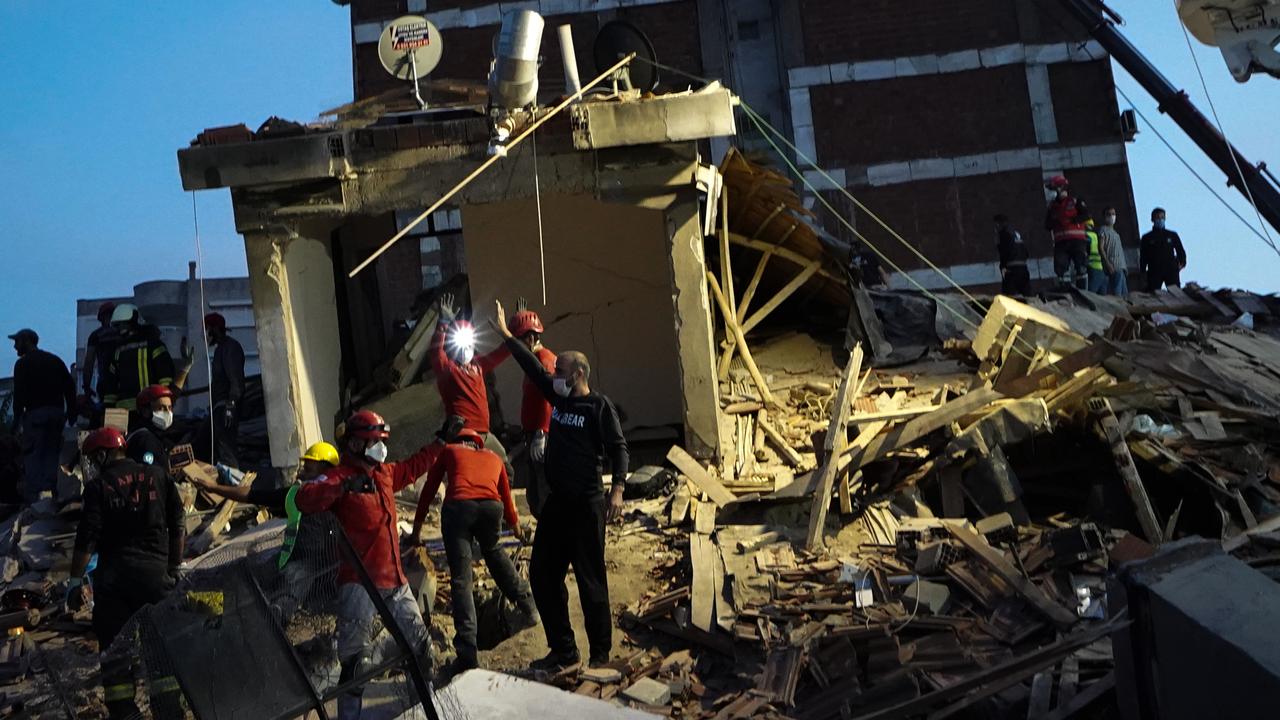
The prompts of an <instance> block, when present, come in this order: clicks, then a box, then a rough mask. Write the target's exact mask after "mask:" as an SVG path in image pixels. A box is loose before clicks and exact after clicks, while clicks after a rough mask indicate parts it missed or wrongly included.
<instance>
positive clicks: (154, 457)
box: [125, 385, 174, 473]
mask: <svg viewBox="0 0 1280 720" xmlns="http://www.w3.org/2000/svg"><path fill="white" fill-rule="evenodd" d="M136 404H137V407H138V426H137V427H136V428H134V430H133V431H132V432H130V433H129V436H128V437H127V438H125V440H126V442H127V444H128V451H127V454H128V455H129V458H130V459H131V460H133V461H134V462H139V463H142V464H143V465H155V466H157V467H159V468H160V469H162V470H164V471H165V472H166V473H168V472H169V453H170V451H171V450H173V446H174V442H173V438H172V436H171V435H170V433H169V431H170V429H171V428H172V427H173V390H171V389H169V387H168V386H167V385H149V386H147V387H145V388H143V389H142V392H140V393H138V397H137V403H136Z"/></svg>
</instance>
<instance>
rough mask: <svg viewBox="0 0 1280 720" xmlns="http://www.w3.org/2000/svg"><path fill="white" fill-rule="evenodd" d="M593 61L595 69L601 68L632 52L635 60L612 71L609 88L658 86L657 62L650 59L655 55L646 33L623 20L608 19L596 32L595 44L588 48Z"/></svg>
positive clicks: (653, 87)
mask: <svg viewBox="0 0 1280 720" xmlns="http://www.w3.org/2000/svg"><path fill="white" fill-rule="evenodd" d="M591 51H592V55H593V56H594V59H595V62H596V70H597V71H598V72H604V71H605V70H607V69H608V68H611V67H613V65H614V63H616V62H618V60H619V59H621V58H624V57H626V56H628V55H630V54H632V53H635V56H636V58H635V59H636V61H637V62H630V63H627V64H626V65H623V66H622V68H621V69H619V70H618V71H617V72H615V73H614V75H613V92H614V93H615V94H617V92H618V90H619V88H621V89H622V90H623V91H626V90H633V89H634V90H639V91H640V92H653V90H654V89H655V88H657V87H658V79H659V78H658V66H657V65H655V64H654V63H655V62H657V60H658V55H657V53H656V52H654V50H653V43H651V42H649V37H648V36H647V35H645V34H644V32H642V31H641V30H640V28H638V27H636V26H635V25H632V24H631V23H629V22H627V21H626V20H611V21H609V22H607V23H605V24H604V25H603V26H602V27H601V28H600V32H599V33H597V34H596V41H595V44H594V45H593V46H592V48H591Z"/></svg>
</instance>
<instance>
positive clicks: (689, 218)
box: [666, 190, 720, 458]
mask: <svg viewBox="0 0 1280 720" xmlns="http://www.w3.org/2000/svg"><path fill="white" fill-rule="evenodd" d="M666 216H667V237H668V238H669V241H670V245H669V248H670V252H671V280H672V282H671V287H672V289H673V291H674V295H673V296H672V300H673V301H674V302H675V310H676V342H677V344H678V347H679V349H680V357H679V365H680V382H681V386H682V387H683V389H684V393H683V399H684V427H685V436H686V437H685V448H686V449H687V450H688V451H689V452H690V453H691V454H692V455H694V456H695V457H701V458H716V457H718V456H719V454H720V426H719V419H718V416H719V414H720V383H719V382H718V381H717V379H716V362H715V360H716V356H715V345H714V342H713V335H712V330H711V301H710V296H709V291H708V290H707V281H706V272H707V265H706V260H705V257H704V255H703V236H702V217H701V214H700V212H699V207H698V197H697V194H696V193H694V192H693V191H692V190H689V191H685V192H681V194H680V197H679V198H678V199H677V200H676V201H675V202H674V203H672V204H671V206H670V207H669V208H668V209H667V211H666Z"/></svg>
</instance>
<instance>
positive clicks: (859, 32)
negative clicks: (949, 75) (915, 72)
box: [799, 0, 1021, 65]
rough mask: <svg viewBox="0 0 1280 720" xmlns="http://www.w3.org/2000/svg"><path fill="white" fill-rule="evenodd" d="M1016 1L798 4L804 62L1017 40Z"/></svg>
mask: <svg viewBox="0 0 1280 720" xmlns="http://www.w3.org/2000/svg"><path fill="white" fill-rule="evenodd" d="M1017 2H1018V0H966V2H963V3H945V4H941V5H940V4H939V3H938V2H937V1H936V0H861V1H859V2H850V1H849V0H799V15H800V19H801V26H802V29H803V32H804V55H805V64H807V65H818V64H823V63H832V62H839V61H849V60H874V59H891V58H897V57H906V56H912V55H928V54H933V53H947V52H954V51H956V50H962V49H964V48H971V47H988V46H994V45H1003V44H1008V43H1015V42H1018V41H1019V27H1018V17H1019V15H1020V14H1021V13H1020V12H1019V10H1018V9H1017V8H1016V7H1015V5H1016V4H1017Z"/></svg>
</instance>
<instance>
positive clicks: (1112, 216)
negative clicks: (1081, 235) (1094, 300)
mask: <svg viewBox="0 0 1280 720" xmlns="http://www.w3.org/2000/svg"><path fill="white" fill-rule="evenodd" d="M1098 251H1099V253H1100V254H1101V255H1102V269H1103V271H1105V272H1106V273H1107V291H1106V292H1107V294H1108V295H1119V296H1120V297H1125V296H1127V295H1128V294H1129V261H1128V260H1127V259H1126V258H1125V256H1124V241H1123V240H1121V239H1120V233H1118V232H1116V209H1115V208H1114V207H1108V208H1105V209H1103V211H1102V227H1101V228H1100V229H1099V230H1098Z"/></svg>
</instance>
